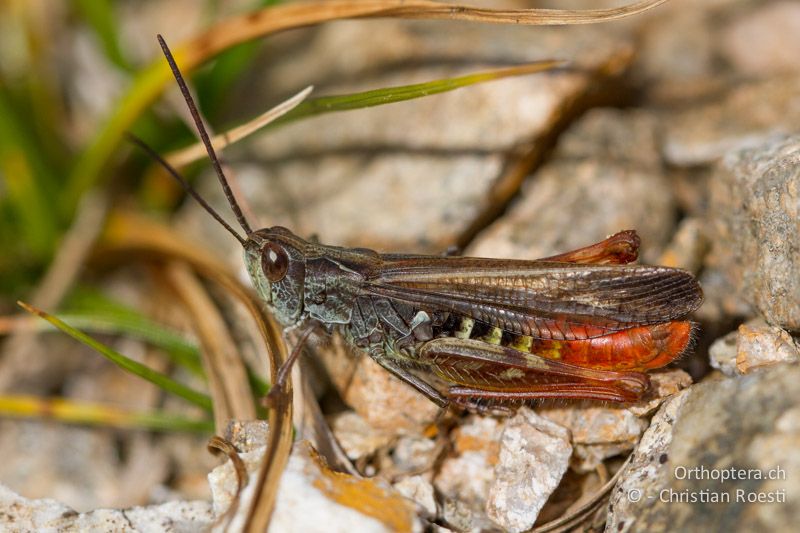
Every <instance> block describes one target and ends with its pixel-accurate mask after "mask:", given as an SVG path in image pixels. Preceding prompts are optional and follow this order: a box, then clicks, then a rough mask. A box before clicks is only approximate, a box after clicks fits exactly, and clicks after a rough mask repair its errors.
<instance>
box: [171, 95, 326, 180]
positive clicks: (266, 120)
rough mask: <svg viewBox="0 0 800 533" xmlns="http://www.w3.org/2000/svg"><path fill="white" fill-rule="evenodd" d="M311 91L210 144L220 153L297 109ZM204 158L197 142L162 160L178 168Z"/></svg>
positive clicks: (231, 130) (204, 152)
mask: <svg viewBox="0 0 800 533" xmlns="http://www.w3.org/2000/svg"><path fill="white" fill-rule="evenodd" d="M313 89H314V87H313V86H310V85H309V86H308V87H306V88H305V89H303V90H302V91H300V92H299V93H297V94H296V95H294V96H292V97H291V98H289V99H288V100H285V101H284V102H281V103H280V104H278V105H276V106H275V107H273V108H272V109H270V110H269V111H267V112H265V113H262V114H261V115H259V116H257V117H256V118H254V119H253V120H251V121H249V122H247V123H246V124H242V125H241V126H237V127H235V128H231V129H230V130H228V131H226V132H223V133H220V134H219V135H215V136H214V137H212V138H211V144H213V145H214V148H216V149H217V150H220V151H221V150H222V149H224V148H225V147H226V146H228V145H231V144H233V143H235V142H237V141H240V140H242V139H244V138H245V137H247V136H248V135H250V134H252V133H253V132H255V131H258V130H260V129H261V128H263V127H264V126H266V125H268V124H270V123H271V122H273V121H274V120H276V119H278V118H280V117H282V116H283V115H285V114H286V113H288V112H289V111H291V110H292V109H294V108H295V107H297V106H298V105H299V104H300V103H301V102H302V101H303V100H305V99H306V97H307V96H308V95H309V94H311V91H312V90H313ZM204 157H207V152H206V148H205V146H203V143H199V142H198V143H196V144H193V145H192V146H187V147H186V148H183V149H181V150H176V151H174V152H172V153H171V154H168V155H167V156H166V157H165V158H164V159H166V160H167V163H169V164H170V165H172V166H174V167H176V168H180V167H183V166H186V165H188V164H189V163H193V162H195V161H198V160H200V159H203V158H204Z"/></svg>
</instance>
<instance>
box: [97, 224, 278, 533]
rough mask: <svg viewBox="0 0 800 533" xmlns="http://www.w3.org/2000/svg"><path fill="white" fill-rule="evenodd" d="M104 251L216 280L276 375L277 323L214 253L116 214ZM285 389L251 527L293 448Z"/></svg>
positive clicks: (268, 506) (259, 525)
mask: <svg viewBox="0 0 800 533" xmlns="http://www.w3.org/2000/svg"><path fill="white" fill-rule="evenodd" d="M105 237H106V238H105V241H104V243H103V244H104V250H103V251H104V253H106V254H113V253H115V252H116V253H118V254H131V253H133V254H137V255H139V256H141V255H144V256H148V255H149V256H151V257H154V258H158V259H162V260H163V259H171V260H179V261H183V262H186V263H188V264H189V265H190V266H191V267H192V268H193V269H194V270H195V271H197V272H200V273H202V274H203V275H204V276H206V277H207V278H208V279H210V280H211V281H213V282H215V283H217V284H219V285H220V286H221V287H222V288H224V289H225V291H226V293H227V294H229V295H230V296H232V297H233V298H235V299H236V300H237V301H239V302H240V303H242V304H243V305H244V306H245V308H246V309H247V311H248V313H249V314H250V315H251V316H252V317H253V320H254V321H255V323H256V326H257V327H258V330H259V333H260V334H261V337H262V339H263V341H264V343H265V344H266V346H267V348H268V350H269V354H270V365H269V371H270V380H271V381H272V382H275V381H276V380H277V374H278V369H279V368H280V367H281V365H282V364H283V362H284V361H285V360H286V358H287V356H288V354H287V351H286V346H285V344H284V343H283V341H282V332H281V328H280V327H279V326H278V324H277V323H276V322H275V320H274V319H273V318H272V317H270V316H269V315H267V314H265V313H264V312H263V310H262V306H261V302H260V300H259V299H258V297H257V296H256V295H255V294H254V293H253V291H252V290H250V289H249V288H247V287H245V286H244V285H242V284H241V283H240V282H239V281H238V279H237V278H236V277H235V276H234V275H233V274H231V272H230V270H229V269H228V268H227V267H226V266H225V265H224V264H222V263H221V262H219V261H218V260H217V259H216V258H215V257H213V256H211V255H209V254H208V253H207V252H205V251H203V250H202V248H201V247H199V246H192V245H191V244H190V243H188V242H186V239H182V238H181V237H180V236H179V235H177V234H176V233H174V232H173V231H172V230H170V229H169V228H167V227H166V226H163V225H160V224H156V223H153V222H149V221H146V220H143V219H141V218H136V217H133V216H130V215H129V216H126V215H117V216H115V217H112V218H111V219H110V221H109V227H108V232H107V233H106V235H105ZM285 391H286V393H285V394H284V395H282V396H280V397H279V401H278V402H277V404H276V406H275V408H274V409H270V411H269V419H268V421H269V428H270V431H269V435H268V438H267V449H266V452H265V454H264V459H263V461H262V464H261V467H260V470H259V473H258V481H257V485H256V491H255V493H254V495H253V499H252V501H251V503H250V510H249V513H248V517H249V518H248V526H247V528H249V529H248V530H249V531H259V532H261V531H266V529H267V525H268V524H269V518H270V516H271V515H272V509H273V508H274V506H275V498H276V496H277V491H278V482H279V481H280V478H281V475H282V473H283V469H284V467H285V466H286V462H287V461H288V460H289V453H290V452H291V450H292V436H293V429H292V400H291V398H292V388H291V379H289V380H287V383H286V387H285Z"/></svg>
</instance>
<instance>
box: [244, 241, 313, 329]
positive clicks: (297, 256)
mask: <svg viewBox="0 0 800 533" xmlns="http://www.w3.org/2000/svg"><path fill="white" fill-rule="evenodd" d="M307 244H308V243H306V241H304V240H303V239H301V238H299V237H297V236H296V235H294V234H293V233H292V232H291V231H289V230H288V229H286V228H283V227H280V226H276V227H274V228H268V229H261V230H258V231H254V232H252V233H250V234H249V235H248V236H247V240H246V241H245V243H244V262H245V265H246V266H247V272H248V273H249V274H250V279H251V280H252V281H253V285H254V286H255V288H256V290H257V291H258V293H259V295H260V296H261V298H263V299H264V301H265V302H266V303H267V305H268V306H269V307H270V310H271V311H272V312H273V314H274V315H275V318H277V319H278V322H280V323H281V324H282V325H284V326H290V325H292V324H295V323H297V322H298V320H299V319H300V316H301V314H302V311H303V283H304V281H305V273H306V272H305V247H306V245H307Z"/></svg>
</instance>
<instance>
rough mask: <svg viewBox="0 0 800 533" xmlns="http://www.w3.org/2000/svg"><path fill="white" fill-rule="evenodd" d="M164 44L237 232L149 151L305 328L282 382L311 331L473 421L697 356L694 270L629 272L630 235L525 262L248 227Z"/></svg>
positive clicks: (601, 393) (631, 395)
mask: <svg viewBox="0 0 800 533" xmlns="http://www.w3.org/2000/svg"><path fill="white" fill-rule="evenodd" d="M158 39H159V42H160V44H161V47H162V50H163V51H164V55H165V57H166V58H167V61H168V62H169V65H170V67H171V69H172V71H173V74H174V75H175V79H176V81H177V83H178V85H179V87H180V88H181V91H182V92H183V95H184V98H185V100H186V103H187V105H188V107H189V109H190V111H191V113H192V116H193V118H194V121H195V124H196V126H197V129H198V131H199V134H200V137H201V139H202V140H203V143H204V144H205V147H206V150H207V151H208V155H209V158H210V160H211V163H212V165H213V167H214V169H215V171H216V174H217V176H218V178H219V181H220V184H221V186H222V189H223V191H224V192H225V196H226V198H227V200H228V203H229V204H230V207H231V209H232V211H233V213H234V215H235V217H236V220H237V221H238V223H239V225H240V226H241V228H242V229H243V230H244V233H245V234H244V236H242V235H241V234H240V233H239V232H238V231H236V230H235V229H234V228H232V227H231V226H230V225H229V224H228V223H226V222H225V221H224V220H223V219H222V217H221V216H220V215H219V214H218V213H216V212H215V211H214V210H213V209H212V208H211V207H210V206H209V205H208V203H207V202H205V200H203V198H202V197H200V196H199V194H198V193H197V192H196V191H194V189H192V188H191V187H190V186H189V185H188V184H187V183H186V181H185V180H184V179H183V178H182V177H181V176H180V175H179V174H178V173H177V171H175V170H174V169H173V168H171V167H170V166H169V165H168V164H167V163H166V162H164V161H163V159H162V158H160V157H159V156H158V155H157V154H155V153H153V151H152V150H151V149H149V148H148V147H147V146H143V148H144V149H145V150H147V151H148V152H149V153H150V154H151V156H153V157H154V158H156V159H157V160H158V161H159V162H161V163H162V165H164V166H165V168H166V169H167V170H168V171H169V172H170V173H171V174H172V175H173V176H174V177H175V178H176V179H177V180H178V181H180V182H181V183H182V184H183V186H184V188H185V189H186V190H187V192H188V193H189V194H191V195H192V196H193V197H194V198H195V199H196V200H197V201H198V202H199V203H200V204H201V205H202V206H203V207H204V208H205V209H206V210H207V211H208V212H209V213H210V214H211V215H212V216H213V217H214V218H215V219H216V220H217V221H218V222H219V223H220V224H222V225H223V226H224V227H225V228H226V229H227V231H229V232H230V233H231V234H232V235H233V236H234V237H235V238H236V239H237V240H238V241H239V242H240V243H241V245H242V247H243V249H244V260H245V264H246V267H247V271H248V273H249V275H250V278H251V279H252V282H253V285H254V286H255V288H256V290H257V291H258V293H259V295H260V296H261V297H262V298H263V300H264V303H265V305H266V306H267V307H268V308H269V310H270V311H271V312H272V313H273V314H274V316H275V318H276V319H277V320H278V321H279V322H280V323H281V324H282V325H283V326H284V327H286V328H300V329H301V330H302V334H301V335H300V338H299V339H300V340H298V341H297V344H296V345H295V347H294V349H293V350H292V355H291V356H290V357H289V360H288V361H287V363H286V364H285V365H284V367H283V368H281V371H280V373H279V383H277V384H275V385H276V386H281V385H282V380H285V377H286V375H287V372H288V369H289V366H290V365H291V363H292V361H294V359H296V357H297V355H298V354H299V352H300V346H301V345H302V343H303V342H304V341H305V339H306V338H307V337H308V336H309V334H310V333H311V332H312V331H315V330H324V331H325V332H328V333H334V332H338V333H340V334H342V335H343V336H344V338H345V339H346V340H347V342H348V343H350V344H351V345H352V346H355V347H356V348H358V349H360V350H362V351H364V352H366V353H367V354H368V355H369V356H370V357H372V358H373V359H374V360H375V361H376V362H377V363H378V364H379V365H380V366H382V367H383V368H384V369H386V370H387V371H389V372H390V373H391V374H393V375H394V376H396V377H398V378H399V379H400V380H402V381H403V382H405V383H406V384H408V385H410V386H411V387H413V388H414V389H416V390H417V391H419V392H421V393H422V394H424V395H425V396H426V397H428V398H429V399H430V400H431V401H433V402H435V403H436V404H437V405H439V406H440V407H446V406H448V405H451V404H453V405H455V406H459V407H465V408H468V409H470V410H476V411H484V410H486V409H487V408H488V407H487V406H491V407H492V408H499V409H500V410H508V409H509V406H513V405H514V404H515V403H522V402H527V401H530V400H536V399H543V398H567V399H589V400H600V401H612V402H629V401H635V400H638V399H640V398H641V397H642V396H643V395H644V394H645V392H646V391H647V390H648V387H649V380H648V377H647V375H646V371H648V370H651V369H655V368H659V367H662V366H664V365H666V364H668V363H670V362H671V361H673V360H675V359H676V358H678V357H680V356H681V355H683V354H684V353H686V352H687V351H689V350H691V345H692V340H693V338H694V336H695V332H696V326H695V324H693V323H692V322H690V321H687V320H683V317H685V316H686V315H688V314H689V313H691V312H692V311H694V310H695V309H697V308H698V307H699V306H700V304H701V303H702V300H703V295H702V290H701V288H700V286H699V284H698V283H697V280H696V279H695V278H694V277H693V276H692V275H691V274H690V273H689V272H686V271H683V270H680V269H675V268H668V267H661V266H642V265H632V264H629V263H632V262H633V261H635V260H636V258H637V255H638V248H639V238H638V236H637V235H636V233H635V232H634V231H623V232H620V233H617V234H615V235H612V236H611V237H609V238H608V239H606V240H604V241H602V242H599V243H596V244H592V245H590V246H587V247H585V248H581V249H578V250H574V251H571V252H567V253H564V254H560V255H556V256H552V257H547V258H543V259H538V260H533V261H523V260H508V259H485V258H477V257H457V256H431V255H408V254H386V253H378V252H376V251H374V250H370V249H365V248H342V247H338V246H328V245H324V244H320V243H317V242H312V241H309V240H305V239H303V238H301V237H299V236H297V235H295V234H294V233H292V232H291V231H290V230H288V229H286V228H284V227H279V226H276V227H272V228H265V229H259V230H255V231H254V230H253V229H252V228H251V227H250V224H249V223H248V221H247V220H246V218H245V217H244V215H243V213H242V210H241V208H240V207H239V205H238V203H237V201H236V199H235V197H234V195H233V193H232V191H231V189H230V187H229V185H228V182H227V180H226V178H225V174H224V172H223V171H222V168H221V165H220V163H219V159H218V158H217V156H216V154H215V152H214V148H213V146H212V144H211V142H210V140H209V138H208V134H207V133H206V129H205V127H204V125H203V122H202V120H201V118H200V116H199V113H198V112H197V108H196V106H195V104H194V101H193V99H192V97H191V95H190V93H189V91H188V89H187V87H186V84H185V82H184V80H183V77H182V75H181V73H180V71H179V69H178V67H177V65H176V64H175V61H174V59H173V57H172V55H171V53H170V51H169V48H168V47H167V45H166V43H165V42H164V40H163V39H162V37H161V36H160V35H159V36H158ZM134 140H135V141H136V142H138V143H139V144H142V143H141V142H140V141H137V140H136V139H134Z"/></svg>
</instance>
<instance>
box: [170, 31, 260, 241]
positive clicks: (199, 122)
mask: <svg viewBox="0 0 800 533" xmlns="http://www.w3.org/2000/svg"><path fill="white" fill-rule="evenodd" d="M158 44H160V45H161V50H162V51H163V52H164V57H166V58H167V63H169V68H170V69H172V74H173V75H174V76H175V81H177V82H178V87H180V89H181V93H183V99H184V100H185V101H186V105H187V106H188V107H189V112H190V113H191V114H192V119H193V120H194V124H195V126H196V127H197V132H198V133H199V134H200V139H201V140H202V141H203V145H204V146H205V147H206V152H208V157H209V159H211V165H212V166H213V167H214V171H216V173H217V178H219V182H220V185H222V190H223V192H224V193H225V197H226V198H227V199H228V203H229V204H230V206H231V209H232V210H233V214H234V215H235V216H236V220H237V221H238V222H239V225H240V226H241V227H242V229H243V230H244V231H245V234H247V235H250V234H251V233H253V230H252V229H251V228H250V224H248V223H247V219H246V218H245V217H244V214H243V213H242V209H241V208H240V207H239V204H238V203H237V202H236V198H235V197H234V196H233V191H231V187H230V185H228V180H227V179H226V178H225V173H224V172H223V171H222V166H221V165H220V164H219V159H218V158H217V154H216V152H215V151H214V147H213V146H212V145H211V139H209V138H208V132H206V127H205V126H204V125H203V119H201V118H200V113H199V112H198V111H197V106H196V105H195V103H194V99H193V98H192V95H191V94H190V93H189V88H188V87H187V86H186V82H185V81H184V80H183V75H182V74H181V71H180V70H179V69H178V65H177V64H176V63H175V58H173V57H172V52H170V51H169V47H168V46H167V43H166V42H165V41H164V38H163V37H162V36H161V35H160V34H159V35H158ZM158 159H161V158H160V157H159V158H158ZM166 166H167V168H169V165H166ZM170 173H171V174H173V175H175V174H177V172H175V171H174V170H171V172H170ZM181 181H182V182H185V180H183V179H181ZM187 191H189V189H187ZM190 194H192V193H191V192H190ZM196 194H197V193H194V194H192V196H194V198H195V199H198V196H196ZM202 204H203V205H204V206H208V204H207V203H205V202H202ZM206 209H209V208H208V207H206ZM218 216H219V215H217V216H216V217H215V218H217V217H218ZM218 220H219V219H218ZM225 225H226V226H227V224H225ZM237 235H238V234H237ZM239 240H240V241H242V238H241V237H239ZM242 242H243V241H242Z"/></svg>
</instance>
